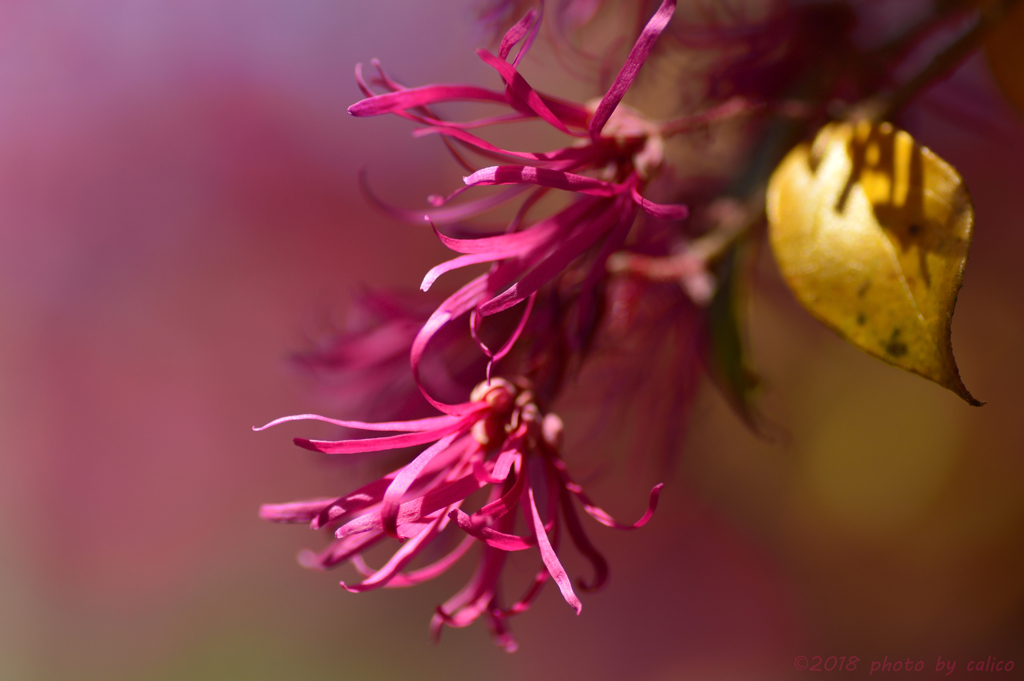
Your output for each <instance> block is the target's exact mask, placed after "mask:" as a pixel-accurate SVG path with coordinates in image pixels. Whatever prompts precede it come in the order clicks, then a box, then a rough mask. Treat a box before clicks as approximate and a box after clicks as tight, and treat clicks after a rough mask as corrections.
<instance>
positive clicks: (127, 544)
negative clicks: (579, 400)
mask: <svg viewBox="0 0 1024 681" xmlns="http://www.w3.org/2000/svg"><path fill="white" fill-rule="evenodd" d="M471 7H472V6H471V5H470V4H469V0H445V2H437V3H423V2H410V1H404V2H397V1H392V0H382V1H381V2H376V3H355V2H339V1H337V0H333V1H331V2H323V1H321V2H316V1H310V2H304V3H284V2H272V1H268V0H258V1H249V2H240V1H238V0H213V1H204V2H198V1H196V2H192V1H182V2H159V1H157V0H144V1H140V0H132V1H128V0H91V1H90V2H86V3H82V2H78V3H75V2H58V1H47V0H37V1H35V2H31V3H30V2H15V1H9V2H3V3H0V131H2V132H0V679H5V680H6V679H11V680H22V679H25V680H37V679H38V680H40V681H42V680H46V681H49V680H58V679H60V680H63V679H74V680H83V681H86V680H93V679H96V680H99V679H103V680H105V681H116V680H122V679H124V680H129V679H131V680H135V679H141V680H146V681H149V680H152V681H157V680H161V681H162V680H171V679H225V680H227V679H245V680H260V679H312V680H318V679H407V678H418V679H425V680H426V679H441V678H444V679H448V680H451V681H455V680H457V679H479V678H489V679H494V680H496V681H498V680H504V679H510V680H511V679H549V678H550V679H554V678H589V679H620V678H629V679H653V680H661V679H679V678H697V679H747V678H802V677H803V676H804V675H805V674H809V673H810V672H804V673H803V674H801V673H799V672H797V671H796V670H795V669H794V667H793V660H794V658H795V657H796V656H797V655H804V656H807V657H811V656H813V655H821V656H825V657H827V656H829V655H836V656H843V655H845V656H851V655H856V656H858V657H860V658H861V659H862V662H861V663H860V664H861V667H860V671H859V672H858V673H860V674H866V673H867V665H868V664H869V661H870V660H872V659H879V660H880V659H882V657H883V656H888V659H889V660H890V661H891V660H893V659H903V658H907V657H910V658H912V659H913V660H924V661H925V669H926V670H933V669H934V668H935V658H936V657H937V656H940V655H941V657H942V658H943V660H946V659H954V660H957V661H958V665H957V671H958V672H959V671H961V670H962V669H963V668H964V667H965V666H966V664H967V662H968V661H969V660H973V659H985V658H986V656H988V655H992V656H994V657H996V658H999V659H1005V660H1016V662H1017V666H1018V668H1019V670H1024V579H1022V575H1024V541H1022V540H1024V456H1022V453H1024V428H1022V427H1021V423H1022V419H1021V416H1020V414H1021V413H1022V410H1024V391H1022V385H1024V358H1022V354H1021V348H1024V295H1022V294H1024V268H1022V267H1021V266H1020V257H1021V256H1020V254H1021V253H1022V252H1024V211H1021V189H1022V187H1024V166H1022V165H1021V163H1020V159H1022V158H1024V124H1022V122H1021V119H1019V118H1015V117H1014V115H1013V113H1012V112H1011V111H1010V110H1009V109H1008V107H1007V106H1006V105H1005V104H1003V103H1002V101H1001V100H1000V98H999V95H998V93H997V92H996V91H995V89H994V86H993V85H992V84H991V81H990V78H989V75H988V73H987V71H986V66H985V63H984V61H983V60H981V59H979V58H974V59H972V60H971V61H970V62H968V63H967V64H966V65H965V67H964V68H962V69H960V70H959V71H958V72H957V73H956V74H955V75H954V76H953V77H952V78H950V79H949V80H948V81H947V82H945V83H943V84H941V85H940V86H938V87H936V88H934V89H933V90H931V91H930V92H929V93H928V94H927V95H926V96H925V97H924V98H923V99H922V100H921V102H920V103H919V105H917V106H916V108H915V109H913V110H911V111H910V112H909V113H908V116H907V119H906V124H907V125H908V126H909V127H910V128H911V130H912V131H913V132H914V133H915V134H916V135H917V136H918V139H919V140H920V141H921V142H922V143H924V144H925V145H927V146H929V147H931V148H932V149H934V150H935V151H936V152H938V153H939V154H940V155H941V156H943V157H944V158H945V159H947V160H948V161H950V162H951V163H953V164H954V165H955V166H956V167H957V168H958V169H959V170H960V172H961V173H962V175H963V176H964V178H965V179H966V182H967V185H968V186H969V188H970V189H971V192H972V195H973V197H974V199H975V203H976V214H977V222H976V224H977V230H976V237H975V243H974V246H973V250H972V253H971V259H970V262H969V264H968V269H967V275H966V279H965V286H964V288H963V290H962V292H961V294H960V299H959V305H958V307H957V316H956V321H955V323H954V328H953V342H954V347H955V349H956V352H957V356H958V360H959V364H960V370H961V375H962V376H963V378H964V381H965V383H966V384H967V386H968V387H969V388H970V390H971V391H972V392H973V393H974V395H976V396H978V397H979V398H981V399H983V400H986V401H987V402H988V404H987V405H986V406H984V407H982V408H977V409H975V408H971V407H968V406H967V405H966V404H964V403H963V402H962V401H960V400H959V399H958V398H957V397H955V396H954V395H953V394H952V393H948V392H946V391H944V390H942V389H941V388H938V387H936V386H933V385H931V384H929V383H927V382H925V381H924V380H921V379H919V378H916V377H914V376H910V375H906V374H903V373H901V372H899V371H897V370H895V369H892V368H889V367H887V366H884V365H882V364H881V363H879V362H876V361H874V360H871V359H870V358H868V357H867V356H864V355H862V354H860V353H858V352H857V351H855V350H853V349H852V348H850V347H847V346H846V345H844V344H843V343H842V342H841V341H840V340H839V339H838V338H837V337H836V336H835V335H834V334H832V333H831V332H830V331H828V330H826V329H824V328H822V327H821V326H819V325H818V324H817V323H815V322H814V321H813V320H811V319H810V318H809V317H808V316H807V315H806V314H805V313H804V312H802V311H801V309H800V308H799V307H798V306H797V304H796V303H795V302H794V301H793V300H792V298H791V297H790V296H789V294H788V292H787V291H786V290H785V288H784V287H783V285H782V284H781V283H780V280H779V277H778V275H777V274H776V273H775V271H774V269H773V265H772V264H771V262H770V259H769V258H767V257H766V258H765V260H764V263H763V267H762V268H761V272H762V280H763V281H761V282H760V286H759V288H758V292H757V294H756V296H755V299H754V300H753V301H752V303H753V306H752V308H753V320H754V324H753V329H752V334H753V343H754V347H755V353H756V358H757V360H758V364H759V366H760V367H761V373H762V375H763V377H764V380H765V383H766V386H767V388H766V398H765V399H766V409H767V411H768V413H769V415H770V416H771V417H772V418H773V419H774V420H775V421H777V422H778V423H780V424H782V425H783V426H784V427H785V428H786V430H787V431H788V432H789V433H790V435H789V437H788V438H784V439H783V440H782V441H779V442H776V443H767V442H764V441H762V440H759V439H757V438H756V437H754V436H752V435H751V434H750V433H749V432H748V431H747V430H746V428H745V427H744V426H743V425H742V424H741V423H740V422H739V421H738V420H737V419H736V418H735V416H733V414H732V413H731V412H730V410H729V409H728V407H727V406H726V405H725V403H724V402H723V400H722V399H721V398H720V397H719V396H718V395H717V394H716V393H715V391H714V390H713V389H711V388H710V387H705V388H703V389H702V391H701V393H700V395H699V397H698V400H697V404H696V406H695V408H694V414H693V423H692V427H691V429H690V433H689V435H688V439H687V442H686V447H685V450H684V454H683V457H682V459H681V463H680V464H679V466H678V467H677V469H676V470H675V472H674V473H673V476H672V478H671V479H669V480H666V482H667V483H668V487H667V489H666V491H665V494H664V495H663V497H662V499H663V504H662V506H661V507H660V508H659V511H658V513H657V515H656V516H655V519H654V521H653V522H652V523H651V524H650V525H649V526H647V527H646V528H645V529H643V530H642V531H639V532H634V533H628V534H620V533H615V532H612V531H610V530H605V529H604V528H600V527H597V526H596V525H594V526H593V527H592V528H591V529H590V536H591V538H592V539H593V540H594V542H595V543H596V544H597V545H598V546H599V547H600V548H602V550H604V551H605V553H606V555H607V556H608V558H609V560H610V562H611V565H612V580H611V583H610V584H609V586H608V587H607V588H606V589H605V590H604V591H603V592H601V593H599V594H596V595H590V596H587V597H584V605H585V608H584V612H583V614H582V616H580V617H579V618H577V617H575V616H574V615H573V613H572V611H571V609H570V608H568V607H567V606H566V605H565V604H564V603H563V602H562V600H561V599H560V598H559V596H558V594H557V592H556V591H555V590H554V589H551V588H549V589H548V590H547V592H546V593H545V594H544V595H543V596H542V597H541V599H540V601H539V602H538V603H537V605H535V606H534V608H533V609H532V610H530V611H529V612H528V613H526V614H524V615H522V616H520V617H518V618H517V619H516V620H514V621H513V622H512V627H513V629H514V631H515V632H516V634H517V636H518V638H519V641H520V646H521V647H520V650H519V652H517V653H515V654H514V655H507V654H505V653H504V652H502V651H500V650H499V649H497V648H496V647H494V646H493V645H492V643H491V642H490V640H489V636H488V634H487V632H486V629H485V627H483V626H482V625H476V626H473V627H471V628H469V629H464V630H457V631H452V630H449V631H447V632H445V634H444V637H443V640H442V641H441V643H440V645H437V646H435V645H432V644H431V643H430V641H429V639H428V636H427V623H428V621H429V618H430V614H431V612H432V610H433V608H434V606H435V605H436V604H438V603H440V602H442V601H443V600H445V599H446V598H447V597H448V596H449V595H450V594H451V593H453V592H454V591H455V590H456V589H457V588H459V587H460V586H461V584H462V583H463V581H464V580H465V578H466V573H465V570H463V571H462V572H458V571H456V572H455V574H452V575H446V576H445V577H444V578H442V579H439V580H437V581H436V582H433V583H428V584H426V585H422V586H420V587H418V588H416V589H409V590H388V591H378V592H372V593H368V594H363V595H358V596H357V595H353V594H349V593H347V592H345V591H344V590H342V589H341V588H339V587H338V586H337V581H338V579H340V578H342V577H343V576H345V575H348V572H347V571H346V570H347V569H346V570H343V571H340V572H337V573H327V574H323V573H314V572H309V571H306V570H303V569H302V568H300V567H299V566H298V565H297V563H296V562H295V559H294V556H295V554H296V553H297V551H298V550H299V549H300V548H303V547H307V546H310V547H318V546H319V545H320V543H321V541H322V539H321V538H320V537H319V536H317V535H314V534H313V533H310V532H309V531H308V530H305V529H304V528H302V527H280V526H271V525H267V524H265V523H262V522H261V521H260V520H259V519H258V518H257V509H258V507H259V504H260V503H263V502H277V501H288V500H293V499H300V498H308V497H315V496H321V495H331V494H338V493H340V492H343V491H345V490H347V489H350V488H351V487H352V486H353V485H354V483H355V482H357V481H358V480H360V479H363V480H365V479H366V478H367V477H368V476H370V475H372V470H374V469H373V468H372V466H371V465H370V464H368V463H366V462H359V463H357V464H356V465H354V466H350V467H342V466H338V465H333V464H330V463H327V462H324V461H323V460H321V459H319V458H316V457H314V456H312V455H311V454H310V453H309V452H304V451H302V450H299V449H297V448H294V447H293V446H292V445H291V442H290V438H291V437H292V436H294V435H297V434H299V429H295V430H294V431H293V430H288V429H286V428H282V429H277V430H272V431H269V432H265V433H260V434H256V433H253V432H252V431H251V430H250V428H251V426H253V425H256V424H261V423H264V422H266V421H268V420H270V419H272V418H275V417H277V416H280V415H283V414H289V413H302V412H307V411H316V410H317V409H318V402H317V399H316V396H315V394H314V391H312V390H311V389H310V386H309V385H308V383H305V382H303V381H302V380H300V379H299V378H298V377H297V376H296V375H295V374H294V372H292V371H291V370H290V369H289V365H288V362H287V357H288V355H289V353H290V352H292V351H294V350H298V349H302V348H304V347H306V346H307V345H308V343H309V339H310V338H316V337H318V336H319V335H320V334H322V333H323V332H324V331H325V330H327V329H330V328H332V327H337V326H340V325H341V324H342V323H343V320H344V314H345V311H346V309H347V305H348V302H347V301H348V300H349V298H350V296H351V294H352V293H353V292H355V291H357V290H359V287H360V286H361V285H362V284H364V283H365V284H370V285H374V286H406V287H415V286H416V285H417V283H418V281H419V278H420V277H421V275H422V273H423V272H424V271H425V270H426V269H428V268H429V267H430V266H432V265H433V264H436V263H437V262H438V261H439V260H441V259H443V258H445V257H446V255H445V250H444V249H443V248H442V247H441V246H439V245H438V244H437V243H436V240H435V239H434V237H433V236H432V235H431V234H429V233H428V232H426V231H424V230H422V229H419V228H416V227H409V226H404V225H400V224H397V223H395V222H394V221H392V220H389V219H386V218H384V217H382V216H381V215H380V214H379V213H377V212H375V211H374V210H373V209H371V208H370V207H369V206H368V205H367V203H366V201H365V200H364V199H363V198H362V196H361V195H360V193H359V190H358V181H357V174H358V171H359V169H360V168H362V167H366V168H368V170H369V173H370V179H371V182H372V184H373V186H374V187H375V188H376V189H377V191H378V193H379V194H380V195H381V196H383V197H384V198H385V199H388V200H391V201H393V202H395V203H399V204H402V205H405V206H416V205H421V204H420V202H421V201H422V198H423V197H425V196H426V195H427V194H430V193H435V192H438V193H444V192H445V190H446V189H448V188H450V187H453V186H456V183H457V182H458V178H459V176H460V172H459V168H458V167H457V166H455V164H453V163H451V162H450V160H449V159H448V158H447V155H446V153H445V152H444V149H443V147H442V146H441V145H440V144H439V143H438V142H437V140H433V139H427V140H419V141H413V140H411V139H410V137H409V132H410V127H411V126H409V125H408V124H406V123H405V122H404V121H400V120H397V119H395V120H384V119H380V120H377V119H375V120H371V121H365V120H364V121H358V120H356V119H353V118H351V117H349V116H348V115H347V114H346V112H345V110H346V107H347V106H348V105H349V104H351V103H353V102H354V101H356V100H358V99H359V98H360V95H359V92H358V90H357V88H356V86H355V83H354V78H353V76H352V69H353V66H354V64H355V63H356V62H358V61H362V62H368V61H369V59H370V58H373V57H379V58H380V59H381V60H382V61H383V62H384V64H385V65H386V66H388V67H389V68H390V69H391V71H392V72H393V73H394V74H395V75H396V76H397V77H399V78H400V79H401V80H403V81H404V82H406V83H412V84H420V83H428V82H438V81H469V82H476V83H481V84H488V85H492V86H493V85H494V83H493V80H494V79H493V76H492V75H491V74H489V73H488V72H487V69H486V67H485V66H483V65H482V64H481V63H479V62H478V60H476V58H475V57H474V56H473V55H472V51H471V50H472V48H474V47H476V46H478V45H481V44H485V43H486V42H487V39H488V37H487V36H486V35H485V34H484V33H483V31H482V30H481V29H479V27H477V26H475V25H474V23H473V21H472V20H471V17H472V13H471V11H470V10H471ZM530 69H533V73H537V74H538V76H537V80H538V81H539V82H540V83H542V84H546V83H551V82H553V81H551V80H550V78H553V76H550V74H545V75H540V71H541V69H540V67H539V66H538V63H537V62H534V63H533V64H529V63H528V64H527V66H526V70H527V73H528V74H529V73H531V71H530ZM546 78H548V79H549V80H547V81H545V79H546ZM567 87H569V90H570V96H573V97H584V98H587V97H591V96H594V95H596V94H598V92H597V91H593V90H592V89H591V90H588V89H587V86H586V84H580V83H570V84H569V85H568V86H567ZM574 88H575V89H574ZM548 89H551V88H550V87H549V88H548ZM964 101H969V102H971V103H973V104H974V105H975V107H974V108H975V109H979V110H982V111H984V112H986V115H985V116H983V117H980V118H978V117H974V118H972V117H971V116H970V115H968V114H969V112H967V113H965V112H964V111H963V110H962V107H961V108H960V109H958V108H957V104H958V103H962V102H964ZM572 457H573V455H572V453H570V454H569V455H568V458H569V462H570V464H572ZM652 476H653V473H648V472H644V471H643V470H638V469H637V468H636V467H632V466H630V465H628V464H624V463H623V462H622V460H621V457H620V459H618V460H615V461H614V462H613V463H612V468H611V473H610V474H609V475H606V476H604V477H602V478H600V479H596V480H595V481H594V482H593V484H591V485H590V486H589V488H588V490H589V491H590V493H591V496H593V497H594V498H596V499H597V500H599V501H601V502H603V503H604V504H605V505H606V507H607V508H609V510H610V511H612V512H613V513H618V514H621V515H622V516H624V517H629V516H633V515H635V514H636V513H637V512H638V511H639V507H640V506H641V505H642V503H643V499H645V498H646V490H647V489H649V486H650V484H651V483H652V482H653V481H654V478H653V477H652ZM373 477H375V476H373ZM568 567H569V570H570V573H578V572H580V571H582V570H585V569H586V566H585V565H584V564H582V563H581V562H580V561H577V560H576V559H574V558H569V559H568ZM343 573H344V574H343ZM927 673H929V674H930V673H931V672H930V671H929V672H927ZM965 673H966V672H965ZM1017 673H1018V674H1019V671H1018V672H1017Z"/></svg>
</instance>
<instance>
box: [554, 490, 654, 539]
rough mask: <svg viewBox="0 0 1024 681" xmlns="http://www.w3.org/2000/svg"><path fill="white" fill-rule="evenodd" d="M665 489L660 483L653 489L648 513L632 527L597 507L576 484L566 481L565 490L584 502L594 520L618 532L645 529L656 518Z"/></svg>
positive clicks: (585, 508) (584, 506)
mask: <svg viewBox="0 0 1024 681" xmlns="http://www.w3.org/2000/svg"><path fill="white" fill-rule="evenodd" d="M664 487H665V483H658V484H657V485H655V486H654V487H653V488H652V489H651V499H650V502H649V503H648V505H647V511H646V512H645V513H644V514H643V515H642V516H640V520H637V521H636V522H635V523H633V524H632V525H625V524H623V523H620V522H618V521H617V520H615V518H612V517H611V516H610V515H608V513H607V512H606V511H605V510H604V509H602V508H601V507H600V506H597V505H596V504H595V503H594V502H593V501H591V500H590V498H589V497H587V495H586V494H584V493H583V488H582V487H580V486H579V485H577V484H576V483H575V482H572V481H568V480H567V481H566V484H565V488H566V489H567V490H569V491H570V492H572V493H573V494H575V495H576V498H577V499H579V500H580V501H581V502H583V508H584V510H586V512H587V513H589V514H590V515H591V516H592V517H593V518H594V520H596V521H597V522H599V523H601V524H602V525H604V526H605V527H611V528H614V529H616V530H635V529H638V528H640V527H643V526H644V525H646V524H647V521H649V520H650V519H651V518H652V517H653V516H654V511H655V510H656V509H657V508H658V497H659V496H660V495H661V490H662V488H664Z"/></svg>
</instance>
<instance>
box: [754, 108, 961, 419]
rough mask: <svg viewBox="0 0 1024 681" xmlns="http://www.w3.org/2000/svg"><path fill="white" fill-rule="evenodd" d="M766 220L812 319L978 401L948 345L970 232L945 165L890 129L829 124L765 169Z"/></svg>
mask: <svg viewBox="0 0 1024 681" xmlns="http://www.w3.org/2000/svg"><path fill="white" fill-rule="evenodd" d="M768 221H769V237H770V240H771V245H772V250H773V251H774V253H775V259H776V261H777V262H778V265H779V269H780V270H781V272H782V275H783V277H784V278H785V279H786V281H787V283H788V284H789V286H790V288H791V289H792V290H793V292H794V293H795V294H796V297H797V299H799V300H800V302H801V303H802V304H803V305H804V307H806V308H807V309H808V310H810V312H811V313H812V314H813V315H814V316H816V317H817V318H818V319H820V320H821V321H823V322H824V323H825V324H827V325H828V326H830V327H832V328H833V329H835V330H836V331H838V332H839V334H840V335H841V336H843V337H844V338H845V339H846V340H848V341H850V342H851V343H853V344H854V345H855V346H857V347H858V348H860V349H862V350H864V351H865V352H867V353H869V354H871V355H874V356H876V357H878V358H880V359H882V360H885V361H886V362H889V363H890V364H894V365H896V366H898V367H900V368H902V369H906V370H907V371H912V372H914V373H916V374H920V375H921V376H924V377H925V378H927V379H930V380H932V381H935V382H936V383H938V384H939V385H941V386H944V387H946V388H949V389H950V390H952V391H953V392H955V393H956V394H957V395H959V396H960V397H962V398H964V399H965V400H967V401H968V402H969V403H971V404H974V405H978V404H981V403H980V402H978V401H977V400H976V399H974V398H973V397H972V396H971V394H970V393H969V392H968V391H967V388H965V387H964V384H963V382H962V381H961V380H960V374H959V372H958V371H957V368H956V361H955V360H954V359H953V348H952V344H951V341H950V325H951V323H952V320H953V307H954V306H955V305H956V295H957V292H958V291H959V290H960V284H961V281H962V280H963V271H964V265H965V264H966V262H967V251H968V249H969V248H970V245H971V236H972V232H973V229H974V209H973V207H972V206H971V199H970V197H969V196H968V194H967V190H966V188H965V187H964V185H963V181H962V180H961V179H960V176H959V174H957V172H956V170H954V169H953V167H952V166H950V165H949V164H948V163H946V162H945V161H943V160H942V159H941V158H939V157H938V156H936V155H935V154H934V153H932V152H931V151H930V150H928V149H926V148H924V147H922V146H921V145H919V144H917V143H916V142H915V141H914V139H913V138H912V137H911V136H910V135H909V134H907V133H906V132H904V131H902V130H897V129H896V128H894V127H893V126H892V125H890V124H888V123H881V124H876V123H870V122H868V121H861V122H859V123H856V124H853V123H831V124H829V125H827V126H825V127H824V128H822V129H821V131H820V132H819V133H818V136H817V137H816V138H815V140H814V143H813V144H812V145H808V144H801V145H800V146H798V147H796V148H795V149H793V150H792V151H791V152H790V153H789V155H788V156H786V158H785V159H784V160H783V161H782V163H781V164H779V167H778V168H776V170H775V172H774V173H773V174H772V178H771V182H770V183H769V186H768Z"/></svg>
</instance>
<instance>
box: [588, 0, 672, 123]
mask: <svg viewBox="0 0 1024 681" xmlns="http://www.w3.org/2000/svg"><path fill="white" fill-rule="evenodd" d="M675 11H676V0H662V3H661V6H660V7H658V10H657V11H656V12H655V13H654V16H652V17H651V20H650V21H648V22H647V25H646V26H644V30H643V31H641V32H640V37H639V38H637V41H636V43H635V44H634V45H633V49H632V50H630V51H629V56H628V57H626V63H625V64H623V65H622V69H621V70H620V71H619V75H618V76H616V77H615V82H614V83H612V86H611V87H610V88H608V92H607V93H606V94H605V96H604V97H603V98H602V99H601V103H600V104H598V105H597V110H596V111H595V112H594V117H593V118H592V119H591V120H590V137H591V139H595V140H596V139H597V138H598V137H600V136H601V130H602V129H604V124H605V123H607V122H608V119H609V118H610V117H611V115H612V112H613V111H615V107H617V106H618V105H619V102H621V101H622V97H623V96H624V95H625V94H626V90H628V89H629V86H630V85H632V83H633V79H634V78H636V74H637V73H638V72H639V71H640V67H641V66H643V65H644V62H645V61H647V57H648V56H649V55H650V54H651V50H652V49H654V43H656V42H657V41H658V37H659V36H660V35H661V33H662V31H664V30H665V27H666V26H668V22H669V20H671V19H672V14H673V13H674V12H675Z"/></svg>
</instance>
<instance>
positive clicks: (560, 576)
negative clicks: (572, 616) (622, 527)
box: [526, 487, 583, 615]
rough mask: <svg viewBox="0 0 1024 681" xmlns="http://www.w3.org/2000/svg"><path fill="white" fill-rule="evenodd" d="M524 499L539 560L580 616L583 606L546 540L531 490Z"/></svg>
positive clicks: (528, 488) (528, 489) (528, 490)
mask: <svg viewBox="0 0 1024 681" xmlns="http://www.w3.org/2000/svg"><path fill="white" fill-rule="evenodd" d="M526 497H527V499H528V501H529V513H528V515H529V516H530V518H529V519H528V522H530V523H531V524H532V525H533V533H534V535H535V536H536V539H537V547H538V548H539V549H540V558H541V560H542V561H544V566H545V567H546V568H547V569H548V572H549V573H551V578H552V579H554V580H555V584H557V585H558V590H559V591H561V592H562V598H564V599H565V602H566V603H568V604H569V605H571V606H572V607H573V609H575V610H576V614H577V615H578V614H580V612H581V611H582V610H583V604H582V603H580V599H579V598H578V597H577V596H576V593H575V592H574V591H573V590H572V580H571V579H569V575H568V574H567V573H566V572H565V568H564V567H562V563H561V561H559V560H558V554H557V553H555V550H554V549H553V548H552V547H551V542H550V541H549V540H548V535H547V532H546V531H545V530H544V523H543V521H542V520H541V519H540V512H539V511H538V510H537V502H536V500H535V499H534V498H533V488H532V487H527V488H526Z"/></svg>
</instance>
